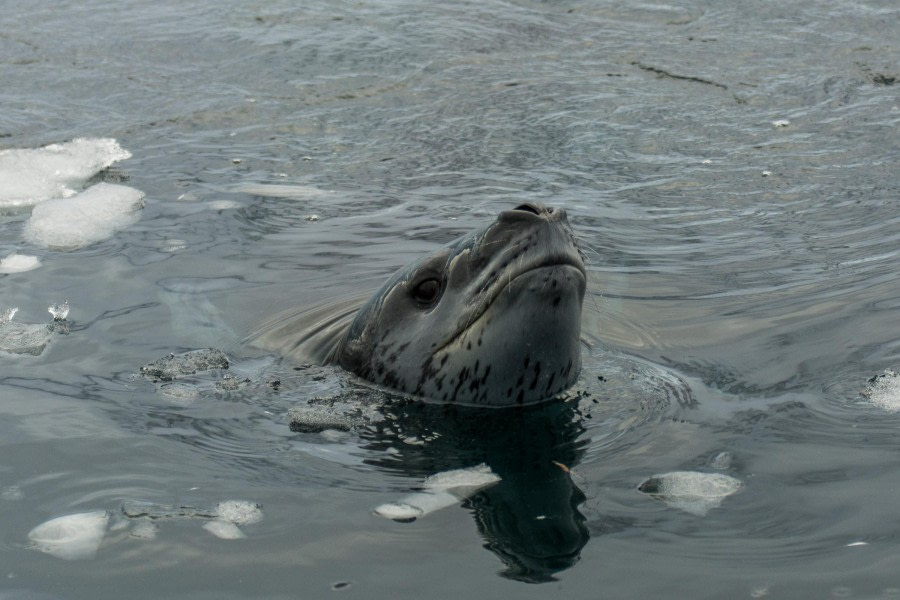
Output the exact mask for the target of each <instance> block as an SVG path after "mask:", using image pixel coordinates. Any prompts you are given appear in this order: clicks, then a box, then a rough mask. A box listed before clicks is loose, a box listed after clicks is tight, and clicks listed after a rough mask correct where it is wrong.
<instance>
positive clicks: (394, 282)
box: [326, 203, 586, 406]
mask: <svg viewBox="0 0 900 600" xmlns="http://www.w3.org/2000/svg"><path fill="white" fill-rule="evenodd" d="M585 288H586V273H585V268H584V259H583V256H582V254H581V252H580V250H579V249H578V246H577V244H576V241H575V235H574V234H573V232H572V229H571V227H570V226H569V223H568V219H567V218H566V213H565V211H564V210H563V209H560V208H551V207H547V206H544V205H541V204H537V203H528V204H522V205H519V206H518V207H516V208H514V209H512V210H507V211H504V212H501V213H500V215H499V216H498V217H497V219H496V220H495V221H494V222H493V223H491V224H490V225H488V226H487V227H485V228H484V229H482V230H479V231H476V232H474V233H472V234H470V235H467V236H465V237H462V238H460V239H458V240H457V241H455V242H452V243H450V244H449V245H447V246H445V247H444V248H442V249H441V250H438V251H437V252H435V253H434V254H432V255H430V256H427V257H425V258H422V259H420V260H417V261H415V262H413V263H412V264H410V265H408V266H407V267H405V268H403V269H401V270H400V271H398V272H397V273H396V274H395V275H394V276H393V277H391V278H390V279H389V280H388V281H387V282H386V283H385V284H384V285H383V286H382V287H381V289H380V290H378V291H377V292H376V293H375V294H374V295H373V296H372V297H371V299H369V301H368V302H367V303H366V304H365V305H363V307H362V308H360V309H359V311H358V312H357V314H356V316H355V318H354V319H353V322H352V323H351V324H350V326H349V328H348V329H347V330H346V332H345V333H344V334H343V336H342V337H341V338H340V340H339V341H338V343H337V344H336V345H335V346H334V347H333V348H332V349H331V351H330V352H329V353H328V355H327V357H326V362H328V363H333V364H338V365H340V366H341V367H343V368H344V369H346V370H348V371H351V372H353V373H355V374H357V375H358V376H360V377H362V378H363V379H366V380H368V381H371V382H374V383H376V384H380V385H382V386H385V387H388V388H391V389H395V390H398V391H400V392H402V393H404V394H408V395H412V396H416V397H419V398H423V399H427V400H433V401H438V402H444V403H458V404H467V405H480V406H509V405H512V406H514V405H523V404H533V403H536V402H540V401H542V400H546V399H548V398H552V397H553V396H555V395H556V394H559V393H560V392H562V391H564V390H566V389H568V388H569V387H570V386H571V385H572V384H573V383H575V381H576V380H577V378H578V375H579V373H580V371H581V342H580V338H581V311H582V303H583V300H584V294H585Z"/></svg>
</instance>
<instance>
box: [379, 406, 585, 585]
mask: <svg viewBox="0 0 900 600" xmlns="http://www.w3.org/2000/svg"><path fill="white" fill-rule="evenodd" d="M385 417H386V418H385V420H384V421H382V422H380V423H379V424H378V426H377V427H376V428H374V429H373V430H372V431H369V432H367V433H365V434H364V435H363V440H364V442H365V445H366V447H367V448H369V449H371V450H374V451H375V452H374V453H373V454H372V455H371V458H369V459H368V460H367V462H368V463H369V464H372V465H375V466H377V467H379V468H382V469H386V470H391V471H399V472H402V473H403V474H405V475H408V476H410V477H421V476H424V475H430V474H433V473H437V472H439V471H446V470H451V469H460V468H465V467H470V466H472V465H476V464H480V463H484V464H486V465H487V466H489V467H490V468H491V470H492V471H493V472H494V473H496V474H497V475H498V476H499V477H500V481H499V482H498V483H497V484H495V485H492V486H490V487H488V488H486V489H484V490H482V491H480V492H478V493H477V494H475V496H473V497H472V498H471V499H469V500H468V501H467V504H466V505H467V506H468V508H469V509H470V510H471V511H472V514H473V517H474V518H475V522H476V523H477V525H478V530H479V531H480V532H481V535H482V537H483V539H484V543H485V547H486V548H488V549H489V550H490V551H491V552H493V553H494V554H496V555H497V556H498V557H499V558H500V559H501V560H502V561H503V562H504V563H505V564H506V566H507V569H506V570H505V571H504V572H503V575H504V576H505V577H510V578H513V579H518V580H522V581H529V582H543V581H550V580H552V579H553V574H554V573H556V572H558V571H562V570H565V569H567V568H569V567H571V566H572V565H574V564H575V563H576V562H577V561H578V559H579V557H580V552H581V549H582V547H584V545H585V544H586V543H587V541H588V537H589V534H588V530H587V527H586V526H585V524H584V521H585V518H584V516H582V515H581V513H579V512H578V506H579V505H580V504H581V503H582V502H583V501H584V499H585V497H584V494H583V493H582V492H581V490H579V489H578V487H577V485H576V484H575V483H574V482H573V481H572V477H571V475H570V472H569V470H570V469H572V468H574V467H575V466H576V465H577V464H578V462H579V460H580V459H581V457H582V456H583V454H584V447H585V440H583V439H581V440H579V438H580V435H581V433H583V431H584V428H583V426H582V424H581V418H580V417H579V415H578V412H577V403H575V402H565V401H558V402H552V403H549V404H547V405H541V406H534V407H527V408H520V409H512V410H497V409H493V410H486V409H476V408H466V407H458V406H435V405H428V404H421V403H415V404H410V403H403V404H402V405H400V406H397V407H393V410H392V409H391V408H387V409H386V413H385ZM410 439H415V440H419V443H416V444H410V443H408V440H410ZM389 450H391V451H390V452H389Z"/></svg>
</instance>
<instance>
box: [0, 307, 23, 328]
mask: <svg viewBox="0 0 900 600" xmlns="http://www.w3.org/2000/svg"><path fill="white" fill-rule="evenodd" d="M17 312H19V307H18V306H14V307H12V308H4V309H3V310H0V326H2V325H6V324H7V323H9V322H10V321H12V320H13V317H14V316H16V313H17Z"/></svg>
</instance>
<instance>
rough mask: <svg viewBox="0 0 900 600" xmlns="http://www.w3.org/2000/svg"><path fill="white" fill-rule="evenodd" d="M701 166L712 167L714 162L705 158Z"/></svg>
mask: <svg viewBox="0 0 900 600" xmlns="http://www.w3.org/2000/svg"><path fill="white" fill-rule="evenodd" d="M700 164H702V165H711V164H712V161H711V160H710V159H708V158H704V159H703V160H701V161H700Z"/></svg>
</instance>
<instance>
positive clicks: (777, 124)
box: [772, 119, 791, 127]
mask: <svg viewBox="0 0 900 600" xmlns="http://www.w3.org/2000/svg"><path fill="white" fill-rule="evenodd" d="M790 124H791V122H790V121H789V120H788V119H776V120H774V121H772V126H773V127H787V126H788V125H790Z"/></svg>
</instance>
